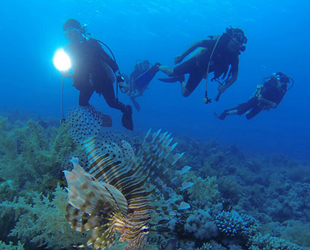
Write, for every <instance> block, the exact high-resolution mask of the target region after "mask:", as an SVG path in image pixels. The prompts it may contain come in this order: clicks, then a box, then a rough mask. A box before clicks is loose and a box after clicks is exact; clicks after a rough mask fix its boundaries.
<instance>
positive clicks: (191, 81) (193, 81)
mask: <svg viewBox="0 0 310 250" xmlns="http://www.w3.org/2000/svg"><path fill="white" fill-rule="evenodd" d="M202 78H203V76H202V74H201V73H200V72H193V73H191V74H190V75H189V78H188V81H187V82H186V81H185V80H183V81H182V82H181V84H182V95H183V96H184V97H188V96H189V95H190V94H191V93H192V92H193V91H194V90H195V89H196V88H197V86H198V84H199V83H200V82H201V80H202Z"/></svg>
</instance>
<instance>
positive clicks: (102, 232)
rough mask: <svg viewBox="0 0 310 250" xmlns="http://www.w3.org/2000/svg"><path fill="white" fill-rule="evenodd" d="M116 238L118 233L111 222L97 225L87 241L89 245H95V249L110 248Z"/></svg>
mask: <svg viewBox="0 0 310 250" xmlns="http://www.w3.org/2000/svg"><path fill="white" fill-rule="evenodd" d="M115 240H116V235H115V233H114V231H113V229H112V226H111V224H110V223H106V224H104V225H101V226H100V227H96V228H95V229H94V231H93V233H92V235H91V238H90V239H89V241H88V242H87V245H88V246H90V245H93V247H94V249H105V248H108V247H109V246H110V245H111V244H113V243H114V241H115Z"/></svg>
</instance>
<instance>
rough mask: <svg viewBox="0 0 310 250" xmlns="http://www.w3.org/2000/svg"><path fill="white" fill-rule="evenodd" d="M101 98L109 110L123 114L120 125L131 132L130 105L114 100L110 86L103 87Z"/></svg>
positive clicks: (112, 89) (111, 86)
mask: <svg viewBox="0 0 310 250" xmlns="http://www.w3.org/2000/svg"><path fill="white" fill-rule="evenodd" d="M102 95H103V98H104V99H105V101H106V102H107V104H108V105H109V106H110V107H111V108H115V109H118V110H120V111H121V112H122V113H123V116H122V124H123V126H124V127H125V128H127V129H129V130H133V122H132V108H131V106H130V105H125V104H124V103H122V102H120V101H119V100H118V99H117V98H115V94H114V88H113V85H112V84H107V85H106V86H105V89H104V92H102Z"/></svg>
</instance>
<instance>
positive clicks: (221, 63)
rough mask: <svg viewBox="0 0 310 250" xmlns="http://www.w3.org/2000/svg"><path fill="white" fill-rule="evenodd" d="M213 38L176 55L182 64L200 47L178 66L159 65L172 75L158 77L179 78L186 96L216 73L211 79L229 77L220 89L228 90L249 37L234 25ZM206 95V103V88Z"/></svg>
mask: <svg viewBox="0 0 310 250" xmlns="http://www.w3.org/2000/svg"><path fill="white" fill-rule="evenodd" d="M211 38H212V39H211V40H202V41H198V42H196V43H195V44H193V45H192V46H191V47H189V48H188V49H187V50H186V51H185V52H184V53H183V54H182V55H180V56H177V57H175V58H174V63H175V64H178V63H181V62H182V61H183V59H184V58H185V57H186V56H187V55H189V54H190V53H192V52H193V51H194V50H196V49H197V48H199V47H201V49H200V50H199V51H198V53H196V54H195V55H193V57H191V58H190V59H188V60H187V61H185V62H183V63H182V64H180V65H179V66H176V67H175V68H173V69H172V68H170V67H168V66H160V67H159V70H161V71H163V72H164V73H166V74H167V75H168V76H170V77H171V78H162V79H159V80H162V81H166V82H175V81H180V82H181V83H182V95H183V96H184V97H187V96H189V95H190V94H191V93H192V92H193V91H194V89H195V88H196V87H197V86H198V84H199V83H200V81H201V80H202V79H203V78H206V79H208V73H210V72H214V77H213V78H212V80H217V81H218V79H219V77H221V76H222V79H224V78H225V77H226V79H225V81H224V83H225V84H222V85H220V86H219V88H218V90H219V91H220V93H223V92H225V90H226V89H227V88H228V87H229V86H231V85H232V84H233V83H234V82H235V81H236V80H237V77H238V65H239V55H240V52H241V51H244V50H245V46H244V45H243V44H245V43H247V38H246V37H245V35H244V32H243V31H242V30H241V29H239V28H231V27H230V28H227V29H226V33H223V34H222V35H221V36H217V37H215V38H213V37H211ZM229 67H230V69H229ZM187 73H189V74H190V75H189V79H188V81H187V82H186V81H185V77H184V74H187ZM227 73H228V74H227ZM205 97H206V99H207V101H206V103H208V102H211V99H209V98H208V97H207V90H206V95H205Z"/></svg>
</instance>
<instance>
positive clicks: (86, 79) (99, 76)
mask: <svg viewBox="0 0 310 250" xmlns="http://www.w3.org/2000/svg"><path fill="white" fill-rule="evenodd" d="M63 30H64V36H65V37H66V38H67V39H68V40H69V41H70V42H71V43H70V44H67V45H66V46H65V51H66V52H67V53H68V55H69V56H70V58H71V62H72V71H73V74H69V71H67V72H63V74H62V75H63V76H64V77H72V79H73V86H74V87H75V88H76V89H78V90H79V91H80V93H79V105H80V106H89V99H90V97H91V96H92V94H93V93H94V91H96V92H97V93H98V94H99V95H103V98H104V99H105V101H106V103H107V104H108V105H109V106H110V107H111V108H115V109H118V110H120V111H121V112H122V113H123V116H122V125H123V126H124V127H125V128H127V129H129V130H133V121H132V108H131V106H130V105H125V104H123V103H122V102H120V101H119V100H118V98H117V96H115V93H114V87H113V83H114V81H115V80H116V84H117V85H116V95H117V93H118V85H119V86H120V88H121V89H126V88H127V87H128V86H127V85H126V84H125V83H124V78H123V77H122V76H121V73H120V71H119V67H118V65H117V63H116V61H115V58H111V57H110V56H109V55H108V54H107V53H106V52H105V51H104V49H103V48H102V47H101V45H100V43H102V42H101V41H99V40H96V39H93V38H90V37H89V36H88V34H87V33H86V30H85V27H83V26H82V25H81V24H80V23H79V22H78V21H76V20H75V19H69V20H67V21H66V22H65V24H64V25H63ZM102 44H104V43H102ZM104 45H105V44H104ZM105 46H106V45H105ZM107 48H108V47H107ZM108 49H109V48H108ZM111 53H112V52H111ZM112 56H113V57H114V55H113V53H112Z"/></svg>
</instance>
